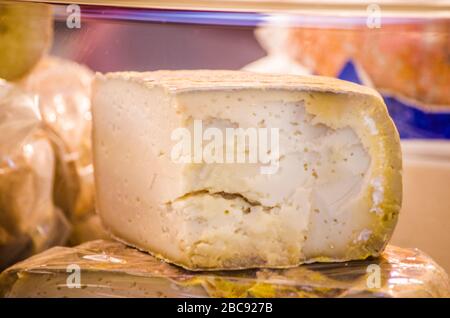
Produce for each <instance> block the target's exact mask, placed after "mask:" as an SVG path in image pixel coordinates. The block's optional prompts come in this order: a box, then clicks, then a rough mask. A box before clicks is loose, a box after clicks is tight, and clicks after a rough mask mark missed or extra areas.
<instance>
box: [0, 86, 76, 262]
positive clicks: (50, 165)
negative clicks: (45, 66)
mask: <svg viewBox="0 0 450 318" xmlns="http://www.w3.org/2000/svg"><path fill="white" fill-rule="evenodd" d="M54 162H55V159H54V154H53V150H52V146H51V143H50V141H49V139H48V138H47V136H46V134H45V133H44V131H43V129H42V126H41V121H40V117H39V111H38V107H37V103H36V99H35V98H33V96H31V95H28V94H25V93H24V92H23V91H21V90H20V89H18V88H17V87H15V86H13V85H11V84H8V83H6V82H4V81H0V270H1V269H4V268H6V267H7V266H9V265H11V264H13V263H14V262H17V261H18V260H21V259H24V258H26V257H28V256H30V255H32V254H34V253H37V252H40V251H42V250H44V249H46V248H49V247H50V246H53V245H57V244H63V243H64V242H65V241H66V239H67V236H68V232H69V225H68V223H67V221H66V219H65V217H64V215H63V214H62V213H61V211H60V210H59V209H58V208H56V207H55V206H54V204H53V200H52V191H53V180H54Z"/></svg>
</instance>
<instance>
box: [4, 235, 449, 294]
mask: <svg viewBox="0 0 450 318" xmlns="http://www.w3.org/2000/svg"><path fill="white" fill-rule="evenodd" d="M78 274H79V275H78ZM77 275H78V276H77ZM374 275H375V276H374ZM449 289H450V285H449V280H448V276H447V274H446V273H445V272H444V271H443V270H442V269H441V268H440V267H439V266H438V265H437V264H436V263H434V262H433V260H431V259H430V258H429V257H428V256H427V255H425V254H423V253H422V252H420V251H419V250H417V249H402V248H398V247H394V246H388V247H387V249H386V250H385V252H384V253H383V256H382V257H380V258H378V259H369V260H366V261H356V262H346V263H316V264H309V265H302V266H299V267H296V268H291V269H278V270H269V269H263V270H245V271H228V272H226V271H221V272H190V271H186V270H183V269H181V268H179V267H176V266H174V265H170V264H167V263H165V262H163V261H160V260H158V259H157V258H155V257H153V256H151V255H149V254H146V253H143V252H139V251H138V250H136V249H133V248H129V247H126V246H125V245H123V244H121V243H118V242H112V241H102V240H98V241H92V242H88V243H85V244H83V245H80V246H78V247H74V248H63V247H55V248H52V249H50V250H48V251H46V252H44V253H42V254H39V255H36V256H34V257H32V258H30V259H28V260H26V261H24V262H21V263H19V264H16V265H15V266H13V267H11V268H9V269H8V270H6V271H5V272H3V273H2V275H1V276H0V296H3V297H448V296H449Z"/></svg>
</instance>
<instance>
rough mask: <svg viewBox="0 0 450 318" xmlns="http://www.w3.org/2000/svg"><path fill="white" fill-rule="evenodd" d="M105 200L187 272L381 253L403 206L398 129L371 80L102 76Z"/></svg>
mask: <svg viewBox="0 0 450 318" xmlns="http://www.w3.org/2000/svg"><path fill="white" fill-rule="evenodd" d="M93 125H94V129H93V148H94V167H95V182H96V195H97V206H98V211H99V214H100V216H101V218H102V221H103V223H104V224H105V226H106V227H107V228H108V229H109V231H110V232H111V234H112V235H113V236H114V237H116V238H117V239H119V240H121V241H123V242H126V243H127V244H129V245H132V246H135V247H137V248H139V249H142V250H145V251H148V252H150V253H151V254H154V255H156V256H158V257H160V258H163V259H165V260H167V261H169V262H172V263H175V264H178V265H181V266H183V267H185V268H187V269H191V270H203V269H209V270H213V269H241V268H253V267H290V266H296V265H298V264H301V263H309V262H315V261H324V262H331V261H347V260H353V259H364V258H366V257H368V256H377V255H379V254H380V252H381V251H382V250H383V248H384V246H385V245H386V243H387V241H388V240H389V238H390V236H391V234H392V231H393V229H394V226H395V224H396V221H397V216H398V212H399V209H400V205H401V188H402V187H401V154H400V146H399V137H398V133H397V131H396V129H395V127H394V125H393V123H392V121H391V119H390V117H389V115H388V113H387V110H386V107H385V105H384V103H383V101H382V99H381V97H380V96H379V95H378V94H377V93H376V92H375V91H373V90H372V89H370V88H367V87H362V86H359V85H356V84H352V83H348V82H344V81H340V80H336V79H331V78H324V77H300V76H287V75H267V74H254V73H247V72H237V71H208V70H198V71H158V72H148V73H128V72H127V73H110V74H106V75H97V78H96V81H95V85H94V93H93Z"/></svg>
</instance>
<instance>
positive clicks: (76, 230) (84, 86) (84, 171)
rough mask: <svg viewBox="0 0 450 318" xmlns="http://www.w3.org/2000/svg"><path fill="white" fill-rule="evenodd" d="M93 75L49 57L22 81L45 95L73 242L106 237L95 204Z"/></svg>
mask: <svg viewBox="0 0 450 318" xmlns="http://www.w3.org/2000/svg"><path fill="white" fill-rule="evenodd" d="M93 78H94V74H93V73H92V72H91V70H89V69H88V68H87V67H85V66H82V65H79V64H77V63H74V62H72V61H68V60H64V59H60V58H56V57H52V56H46V57H45V58H44V59H42V61H41V62H40V63H39V64H38V65H37V67H36V68H35V69H34V70H33V72H32V73H31V74H30V75H29V76H27V77H26V78H25V79H23V80H22V81H20V83H19V84H20V86H21V87H23V88H24V89H25V90H26V91H27V92H29V93H30V94H34V95H36V96H38V98H39V108H40V113H41V115H42V119H43V122H44V124H45V128H46V131H47V134H48V136H49V137H50V140H51V141H52V146H53V149H54V152H55V159H56V160H55V184H54V191H53V197H54V201H55V204H56V205H57V206H58V207H60V208H61V209H62V210H63V211H64V213H65V214H66V215H67V217H68V219H69V220H70V221H71V223H72V225H73V233H72V236H71V238H70V241H71V243H72V244H79V243H81V242H84V239H86V238H90V239H98V238H105V237H106V233H105V232H104V230H103V228H102V226H101V224H100V220H99V218H98V216H96V215H95V205H94V177H93V169H92V146H91V127H92V125H91V99H90V97H91V84H92V80H93ZM94 224H95V225H94Z"/></svg>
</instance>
